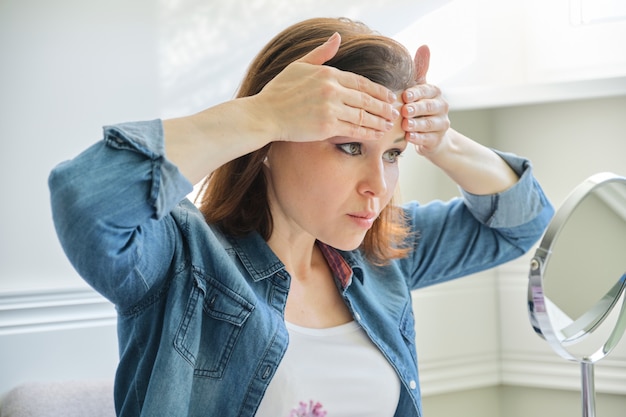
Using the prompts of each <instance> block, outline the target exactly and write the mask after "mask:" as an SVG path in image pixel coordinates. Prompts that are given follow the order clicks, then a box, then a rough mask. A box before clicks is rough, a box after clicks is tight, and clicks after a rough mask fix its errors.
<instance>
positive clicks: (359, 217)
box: [348, 212, 378, 229]
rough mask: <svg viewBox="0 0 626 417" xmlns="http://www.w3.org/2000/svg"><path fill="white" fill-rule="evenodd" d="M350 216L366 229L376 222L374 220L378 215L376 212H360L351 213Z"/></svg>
mask: <svg viewBox="0 0 626 417" xmlns="http://www.w3.org/2000/svg"><path fill="white" fill-rule="evenodd" d="M348 217H350V219H351V220H352V221H353V222H354V223H356V225H357V226H359V227H362V228H364V229H369V228H371V227H372V225H373V224H374V221H375V220H376V218H377V217H378V215H377V214H376V213H373V212H359V213H349V214H348Z"/></svg>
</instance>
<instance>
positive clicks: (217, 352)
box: [174, 271, 254, 378]
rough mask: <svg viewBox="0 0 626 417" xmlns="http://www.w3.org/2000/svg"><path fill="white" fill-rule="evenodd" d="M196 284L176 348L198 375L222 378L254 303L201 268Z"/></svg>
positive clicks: (196, 276) (186, 309)
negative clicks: (206, 275) (204, 272)
mask: <svg viewBox="0 0 626 417" xmlns="http://www.w3.org/2000/svg"><path fill="white" fill-rule="evenodd" d="M193 284H194V285H193V288H192V290H191V294H190V295H189V300H188V302H187V306H186V308H185V312H184V315H183V318H182V321H181V323H180V326H179V327H178V330H177V332H176V336H175V340H174V348H175V349H176V351H177V352H178V353H179V354H180V355H181V356H182V357H183V358H184V359H185V360H186V361H187V362H189V363H190V364H191V365H192V366H193V367H194V375H195V376H198V377H206V378H221V377H222V375H223V373H224V369H225V368H226V365H227V363H228V360H229V359H230V357H231V354H232V352H233V350H234V348H235V345H236V343H237V339H238V338H239V335H240V333H241V330H242V328H243V326H244V324H245V323H246V320H247V319H248V317H249V316H250V314H251V313H252V310H254V305H253V304H252V303H250V302H249V301H247V300H246V299H245V298H243V297H241V296H240V295H239V294H237V293H236V292H235V291H233V290H232V289H230V288H228V287H227V286H225V285H224V284H222V283H220V282H219V281H217V280H215V279H213V278H211V277H203V276H202V275H201V274H200V272H199V271H194V279H193Z"/></svg>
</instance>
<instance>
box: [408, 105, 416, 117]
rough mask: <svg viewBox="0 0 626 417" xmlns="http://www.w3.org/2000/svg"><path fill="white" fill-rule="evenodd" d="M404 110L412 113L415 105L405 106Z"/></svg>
mask: <svg viewBox="0 0 626 417" xmlns="http://www.w3.org/2000/svg"><path fill="white" fill-rule="evenodd" d="M406 112H407V113H408V114H409V115H411V114H413V113H415V107H413V106H406Z"/></svg>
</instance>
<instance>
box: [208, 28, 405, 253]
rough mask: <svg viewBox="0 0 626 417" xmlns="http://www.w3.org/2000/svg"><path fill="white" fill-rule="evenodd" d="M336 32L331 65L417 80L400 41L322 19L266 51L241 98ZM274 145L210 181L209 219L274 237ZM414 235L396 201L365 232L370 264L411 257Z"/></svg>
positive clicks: (385, 80)
mask: <svg viewBox="0 0 626 417" xmlns="http://www.w3.org/2000/svg"><path fill="white" fill-rule="evenodd" d="M335 32H338V33H339V34H340V35H341V39H342V42H341V46H340V48H339V51H338V52H337V54H336V55H335V56H334V57H333V58H332V59H331V60H330V61H328V62H326V63H325V65H329V66H332V67H336V68H338V69H341V70H344V71H350V72H353V73H356V74H359V75H362V76H364V77H366V78H368V79H370V80H372V81H374V82H376V83H378V84H381V85H384V86H385V87H387V88H388V89H390V90H392V91H396V92H401V91H403V90H405V89H406V88H408V87H410V86H412V85H414V84H415V68H414V63H413V59H412V57H411V55H410V54H409V52H408V51H407V50H406V48H405V47H404V46H402V45H401V44H400V43H398V42H396V41H394V40H393V39H391V38H388V37H385V36H381V35H379V34H378V33H376V32H374V31H373V30H371V29H370V28H369V27H367V26H366V25H364V24H363V23H360V22H355V21H352V20H349V19H346V18H337V19H335V18H316V19H310V20H305V21H303V22H300V23H297V24H295V25H293V26H291V27H289V28H287V29H285V30H284V31H282V32H281V33H279V34H278V35H277V36H276V37H274V39H273V40H271V41H270V42H269V43H268V44H267V45H266V46H265V48H263V49H262V50H261V51H260V52H259V54H258V55H257V56H256V58H255V59H254V60H253V61H252V63H251V65H250V67H249V68H248V72H247V74H246V76H245V77H244V79H243V82H242V84H241V85H240V87H239V91H238V93H237V97H246V96H251V95H254V94H257V93H259V92H260V91H261V90H262V89H263V87H264V86H265V85H266V84H267V83H268V82H269V81H270V80H272V79H273V78H274V77H275V76H276V75H278V73H280V72H281V71H282V70H283V69H284V68H285V67H286V66H287V65H289V64H290V63H292V62H293V61H295V60H297V59H300V58H301V57H303V56H304V55H306V54H307V53H309V52H310V51H311V50H313V49H314V48H315V47H317V46H319V45H321V44H322V43H324V42H325V41H326V40H327V39H328V38H330V36H332V35H333V34H334V33H335ZM270 146H271V143H270V144H268V145H266V146H264V147H263V148H261V149H258V150H256V151H254V152H251V153H249V154H246V155H244V156H241V157H239V158H236V159H234V160H232V161H230V162H228V163H226V164H224V165H223V166H221V167H220V168H218V169H216V170H215V171H214V172H213V173H212V174H211V175H210V176H209V177H208V178H207V179H206V180H205V182H204V184H203V185H202V189H201V193H200V194H199V195H200V205H199V208H200V211H201V212H202V214H203V215H204V218H205V219H206V221H207V222H208V223H211V224H217V225H218V226H220V228H221V229H222V230H223V231H224V232H225V233H228V234H232V235H239V236H242V235H245V234H248V233H250V232H253V231H257V232H258V233H260V234H261V236H263V238H264V239H265V240H268V239H269V237H270V236H271V234H272V227H273V224H272V215H271V213H270V207H269V202H268V198H267V183H266V181H267V180H266V178H265V174H264V173H263V169H262V167H263V161H264V159H265V156H266V155H267V152H268V150H269V148H270ZM396 191H397V190H396ZM396 198H397V193H396ZM408 234H409V228H408V225H407V221H406V218H405V216H404V211H403V210H402V209H401V208H400V207H397V206H396V205H394V204H393V199H392V201H391V202H390V203H389V204H388V205H387V207H385V208H384V209H383V210H382V212H381V214H380V216H379V217H378V219H377V220H376V221H375V222H374V224H373V226H372V228H371V229H370V230H369V231H368V232H367V234H366V235H365V238H364V240H363V243H362V245H361V249H362V251H363V253H364V255H365V256H366V257H367V258H368V260H369V261H370V262H373V263H375V264H377V265H382V264H385V263H387V262H388V261H389V260H390V259H397V258H401V257H404V256H406V254H407V253H408V251H409V250H410V248H409V247H407V244H406V240H407V237H408Z"/></svg>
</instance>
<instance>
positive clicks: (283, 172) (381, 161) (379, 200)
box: [266, 119, 407, 250]
mask: <svg viewBox="0 0 626 417" xmlns="http://www.w3.org/2000/svg"><path fill="white" fill-rule="evenodd" d="M401 121H402V119H398V120H397V121H396V122H395V124H394V128H393V129H392V130H391V131H389V132H387V133H386V134H385V135H384V137H383V138H382V139H374V140H368V141H355V140H354V139H352V138H349V137H332V138H329V139H326V140H324V141H320V142H304V143H296V142H274V143H273V144H272V146H271V148H270V150H269V153H268V159H267V169H266V173H267V175H268V197H269V202H270V210H271V213H272V217H273V222H274V228H273V235H272V237H274V235H275V234H277V233H278V234H280V235H281V237H284V238H286V239H296V238H298V237H300V236H303V235H304V236H306V235H310V236H311V237H313V238H314V239H318V240H320V241H322V242H324V243H326V244H328V245H331V246H333V247H335V248H338V249H342V250H352V249H356V248H357V247H359V245H360V244H361V243H362V241H363V238H364V237H365V233H366V232H367V231H368V230H369V229H370V227H371V226H372V224H373V222H374V220H375V219H376V218H377V217H378V215H379V214H380V212H381V211H382V209H383V208H384V207H385V206H386V205H387V204H388V203H389V201H390V200H391V197H392V196H393V194H394V191H395V188H396V185H397V182H398V159H399V157H400V154H401V153H402V152H403V151H404V150H405V148H406V146H407V143H406V141H405V140H404V131H403V130H402V128H401V127H400V123H401Z"/></svg>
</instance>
